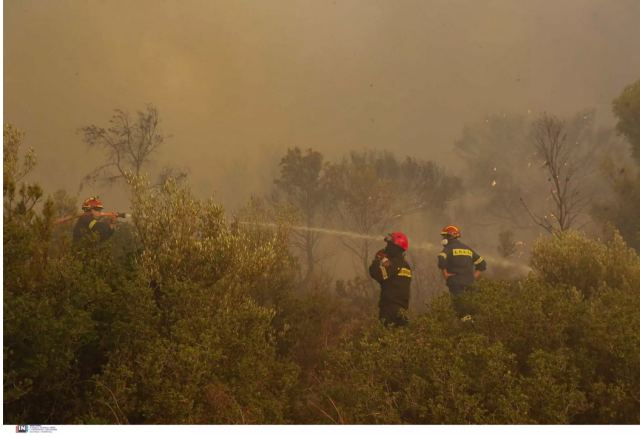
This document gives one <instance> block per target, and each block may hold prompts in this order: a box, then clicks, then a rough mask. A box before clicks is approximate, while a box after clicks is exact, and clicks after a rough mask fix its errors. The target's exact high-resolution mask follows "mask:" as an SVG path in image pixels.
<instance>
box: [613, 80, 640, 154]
mask: <svg viewBox="0 0 640 437" xmlns="http://www.w3.org/2000/svg"><path fill="white" fill-rule="evenodd" d="M613 113H614V114H615V115H616V117H618V123H617V124H616V129H617V131H618V132H619V133H620V134H621V135H622V136H624V137H625V138H626V139H627V141H629V144H631V148H632V153H633V156H634V157H635V158H636V160H637V161H638V163H639V164H640V80H638V81H636V82H634V83H632V84H630V85H628V86H627V87H625V89H624V90H623V91H622V93H621V94H620V95H619V96H618V97H617V98H616V99H615V100H614V101H613Z"/></svg>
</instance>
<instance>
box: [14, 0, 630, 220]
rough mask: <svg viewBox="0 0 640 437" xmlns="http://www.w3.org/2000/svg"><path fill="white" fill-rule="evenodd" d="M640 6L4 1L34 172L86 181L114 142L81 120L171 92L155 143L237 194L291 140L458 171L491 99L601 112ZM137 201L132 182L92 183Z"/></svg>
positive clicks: (515, 106) (260, 187)
mask: <svg viewBox="0 0 640 437" xmlns="http://www.w3.org/2000/svg"><path fill="white" fill-rule="evenodd" d="M639 20H640V3H638V2H637V1H635V0H626V1H625V0H619V1H615V2H610V1H604V0H565V1H556V0H548V1H536V2H533V1H531V2H514V1H481V2H478V1H471V0H469V1H394V2H389V1H356V0H349V1H341V0H337V1H331V2H308V1H285V0H283V1H277V2H259V1H191V0H189V1H180V2H178V1H155V0H154V1H146V0H145V1H136V2H129V1H124V0H122V1H120V0H109V1H77V0H70V1H62V0H60V1H55V2H42V1H29V0H20V1H17V0H8V1H5V2H4V96H5V97H4V120H5V121H7V122H11V123H13V124H15V125H16V126H17V127H19V128H20V129H22V130H24V131H25V132H26V133H27V137H26V140H27V143H28V144H30V145H32V146H33V147H34V148H35V149H36V153H37V154H38V157H39V162H40V163H41V165H39V166H38V167H37V169H36V171H35V173H34V178H35V179H37V180H39V181H41V182H42V183H43V185H45V186H47V187H52V188H53V187H55V188H62V189H65V190H67V191H68V192H69V193H72V194H74V195H75V194H76V193H77V191H78V186H79V183H80V180H81V179H82V177H83V176H84V175H85V174H86V173H87V172H88V171H89V170H91V169H92V168H94V167H95V166H97V165H98V164H99V163H100V162H101V159H102V156H101V155H100V153H99V152H98V151H97V150H90V149H88V148H87V146H86V145H85V144H83V142H82V137H81V135H79V134H78V133H77V129H78V128H80V127H82V126H85V125H89V124H92V123H95V124H97V125H106V123H107V121H108V119H109V117H110V116H111V114H112V112H113V109H115V108H120V109H123V110H128V111H130V112H135V111H136V110H138V109H142V108H143V107H144V105H145V104H146V103H151V104H153V105H155V106H157V107H158V109H159V111H160V117H161V128H162V131H163V132H164V133H166V134H168V135H171V137H170V138H169V139H168V140H166V141H165V144H164V145H163V147H162V149H161V151H160V153H159V154H158V155H157V156H156V157H155V162H156V164H157V165H158V167H161V166H163V165H166V164H171V165H174V166H178V167H181V168H184V169H187V170H188V171H189V173H190V179H191V183H192V184H193V187H194V189H195V190H196V192H197V193H198V194H199V195H201V196H209V195H211V194H213V193H215V194H216V195H217V198H218V199H219V200H220V201H222V202H223V203H225V205H227V206H228V207H229V208H234V207H237V206H239V205H241V204H243V203H244V202H245V201H246V199H247V198H248V196H249V195H250V194H251V193H253V192H257V193H260V192H262V191H264V189H265V186H268V185H270V184H271V183H272V181H273V178H274V177H275V175H276V172H277V163H278V160H279V159H280V157H281V156H282V154H283V153H284V151H285V150H286V148H287V147H293V146H300V147H302V148H306V147H313V148H314V149H316V150H319V151H320V152H322V153H324V154H325V155H326V156H327V157H338V156H341V153H342V151H347V150H352V149H358V150H360V149H363V148H368V149H385V150H390V151H393V152H395V153H397V154H398V155H400V156H403V155H412V156H415V157H417V158H422V159H434V160H437V161H438V162H439V163H441V164H442V165H446V166H448V167H451V168H454V169H455V168H456V166H457V158H456V156H455V155H454V154H453V153H452V150H453V144H454V142H455V141H456V139H457V138H459V137H460V135H461V132H462V129H463V127H464V126H465V125H466V124H470V123H473V122H475V121H477V120H480V119H482V118H483V117H484V116H485V115H486V114H490V113H502V112H506V113H509V112H519V113H523V112H524V113H526V112H527V111H531V112H532V113H534V114H537V113H540V112H542V111H549V112H553V113H558V114H560V115H565V114H569V113H572V112H574V111H576V110H579V109H583V108H594V109H596V110H597V115H598V123H609V124H611V123H612V116H611V110H610V106H611V100H612V98H614V97H615V96H616V95H618V94H619V93H620V91H621V89H622V88H623V87H624V86H625V85H626V84H628V83H630V82H632V81H633V80H635V79H636V78H637V77H638V74H639V73H640V55H639V53H640V28H639V27H638V26H637V23H638V22H639ZM95 192H99V193H101V195H102V197H103V198H104V199H105V200H107V201H108V203H109V205H110V206H113V207H115V208H125V207H126V206H127V201H126V197H125V196H123V195H122V193H120V192H119V190H112V189H106V188H102V187H97V188H92V187H84V188H83V190H82V192H81V193H79V194H80V197H82V196H86V195H90V194H93V193H95Z"/></svg>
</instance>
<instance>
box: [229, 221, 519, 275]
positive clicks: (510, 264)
mask: <svg viewBox="0 0 640 437" xmlns="http://www.w3.org/2000/svg"><path fill="white" fill-rule="evenodd" d="M239 223H240V224H242V225H249V226H262V227H267V228H278V227H282V226H284V227H287V228H289V229H294V230H296V231H304V232H316V233H319V234H326V235H333V236H335V237H345V238H352V239H355V240H370V241H382V240H383V239H384V237H382V236H380V235H370V234H360V233H357V232H351V231H341V230H338V229H327V228H317V227H312V226H300V225H278V224H277V223H264V222H261V223H258V222H246V221H241V222H239ZM409 250H413V251H418V250H419V251H428V252H433V253H434V254H435V253H437V252H439V251H440V248H439V247H438V246H436V245H435V244H431V243H427V242H423V243H418V244H411V246H410V249H409ZM483 258H484V259H486V260H487V261H488V262H489V263H490V264H495V265H498V266H501V267H505V268H509V269H514V270H517V271H518V272H519V273H522V274H527V273H529V272H530V271H531V267H529V266H528V265H526V264H523V263H517V262H514V261H511V260H508V259H505V258H496V257H493V256H484V255H483Z"/></svg>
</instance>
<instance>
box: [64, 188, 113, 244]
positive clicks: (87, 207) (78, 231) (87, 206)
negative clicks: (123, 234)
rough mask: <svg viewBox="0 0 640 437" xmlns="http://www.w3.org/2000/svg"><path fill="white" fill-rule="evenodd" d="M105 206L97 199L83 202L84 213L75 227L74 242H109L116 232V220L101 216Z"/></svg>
mask: <svg viewBox="0 0 640 437" xmlns="http://www.w3.org/2000/svg"><path fill="white" fill-rule="evenodd" d="M103 208H104V205H103V204H102V201H101V200H100V199H98V198H97V197H89V198H88V199H86V200H85V201H84V202H82V211H84V213H83V214H82V215H81V216H80V217H78V220H77V221H76V224H75V226H74V227H73V242H74V243H78V242H80V241H82V240H83V239H85V238H91V239H92V240H93V241H105V240H108V239H109V238H110V237H111V236H112V235H113V232H114V227H115V219H114V218H107V217H103V216H101V215H100V213H101V212H102V209H103Z"/></svg>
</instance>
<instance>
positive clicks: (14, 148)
mask: <svg viewBox="0 0 640 437" xmlns="http://www.w3.org/2000/svg"><path fill="white" fill-rule="evenodd" d="M2 133H3V135H2V145H3V150H4V154H3V161H2V164H3V165H2V176H3V185H2V194H3V197H4V202H3V209H4V218H5V221H10V220H12V219H13V217H14V216H15V215H16V214H18V215H27V214H29V213H31V211H32V210H33V207H34V206H35V205H36V203H38V201H39V200H40V198H41V197H42V189H41V188H40V186H39V185H37V184H28V183H25V182H24V178H25V176H27V175H28V174H29V172H31V170H33V168H34V167H35V165H36V155H35V152H34V151H33V148H31V147H30V148H29V149H27V151H26V153H25V154H24V156H21V155H22V150H21V149H22V147H23V140H24V133H22V132H21V131H19V130H18V129H17V128H15V127H14V126H13V125H11V124H10V123H5V124H4V125H3V130H2ZM17 195H19V197H17Z"/></svg>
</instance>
